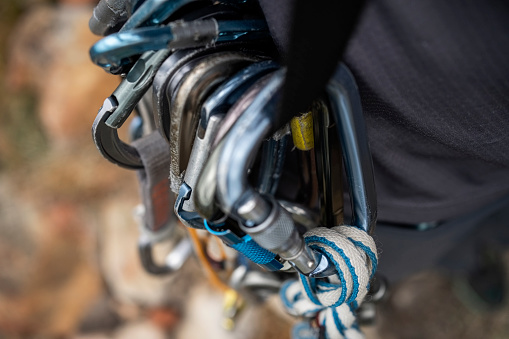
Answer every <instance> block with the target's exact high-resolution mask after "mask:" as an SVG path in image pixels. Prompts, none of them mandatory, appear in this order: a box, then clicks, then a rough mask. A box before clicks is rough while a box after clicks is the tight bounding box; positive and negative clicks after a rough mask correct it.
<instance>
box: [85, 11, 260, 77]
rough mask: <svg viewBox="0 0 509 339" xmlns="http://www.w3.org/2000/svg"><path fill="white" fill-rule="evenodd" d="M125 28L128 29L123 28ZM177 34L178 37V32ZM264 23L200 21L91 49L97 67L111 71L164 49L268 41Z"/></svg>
mask: <svg viewBox="0 0 509 339" xmlns="http://www.w3.org/2000/svg"><path fill="white" fill-rule="evenodd" d="M124 27H125V26H124ZM176 30H178V34H177V33H176V32H175V31H176ZM268 37H269V31H268V28H267V25H266V23H265V22H264V21H263V20H232V21H219V22H218V21H216V20H215V19H207V20H197V21H192V22H187V23H178V24H170V25H168V26H164V27H143V28H137V29H133V30H129V31H121V32H119V33H115V34H111V35H109V36H107V37H105V38H103V39H101V40H99V41H98V42H96V43H95V44H94V45H93V46H92V48H91V49H90V58H91V59H92V62H93V63H95V64H96V65H98V66H100V67H102V68H104V69H106V70H109V69H111V68H117V67H121V66H123V65H127V64H129V63H130V62H131V60H130V59H129V57H133V56H136V55H139V54H142V53H144V52H146V51H156V50H160V49H164V48H177V49H183V48H189V47H197V46H199V45H207V44H213V43H215V42H225V41H235V40H256V39H261V38H268Z"/></svg>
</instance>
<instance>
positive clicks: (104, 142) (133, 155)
mask: <svg viewBox="0 0 509 339" xmlns="http://www.w3.org/2000/svg"><path fill="white" fill-rule="evenodd" d="M168 53H169V51H167V50H162V51H158V52H147V53H145V54H144V55H142V56H141V57H140V60H138V61H137V62H136V64H135V65H134V67H133V68H132V69H131V71H130V72H129V74H128V75H127V77H126V78H125V79H124V80H122V82H121V83H120V85H119V86H118V87H117V89H116V90H115V91H114V92H113V94H112V95H111V96H110V97H109V98H107V99H106V100H105V101H104V104H103V106H102V107H101V109H100V110H99V113H98V114H97V117H96V119H95V121H94V124H93V126H92V136H93V139H94V142H95V145H96V147H97V149H98V150H99V152H101V154H102V155H103V156H104V157H105V158H106V159H108V160H109V161H111V162H113V163H114V164H117V165H119V166H121V167H125V168H129V169H138V168H141V167H142V165H141V160H140V158H139V155H138V153H137V152H136V151H135V150H134V149H133V148H132V147H131V146H129V145H127V144H125V143H124V142H122V141H121V140H120V139H119V137H118V133H117V130H116V129H117V128H120V127H121V126H122V124H123V123H124V122H125V120H126V119H127V118H128V117H129V115H130V114H131V112H132V111H133V109H134V107H135V106H136V104H137V103H138V102H139V101H140V100H141V98H142V97H143V96H144V94H145V93H146V92H147V90H148V88H149V87H150V85H151V83H152V79H153V77H154V76H155V72H156V70H157V68H158V67H159V65H160V64H161V63H162V62H163V60H164V59H165V58H166V57H167V55H168Z"/></svg>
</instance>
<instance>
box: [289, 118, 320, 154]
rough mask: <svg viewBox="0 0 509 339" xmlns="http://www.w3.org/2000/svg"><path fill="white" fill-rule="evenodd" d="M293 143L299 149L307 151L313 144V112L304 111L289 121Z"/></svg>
mask: <svg viewBox="0 0 509 339" xmlns="http://www.w3.org/2000/svg"><path fill="white" fill-rule="evenodd" d="M290 126H291V128H292V137H293V144H294V145H295V147H297V148H298V149H300V150H301V151H309V150H311V149H313V147H314V146H315V142H314V136H313V114H312V113H311V112H307V113H304V114H302V115H300V116H298V117H294V118H293V119H292V121H291V123H290Z"/></svg>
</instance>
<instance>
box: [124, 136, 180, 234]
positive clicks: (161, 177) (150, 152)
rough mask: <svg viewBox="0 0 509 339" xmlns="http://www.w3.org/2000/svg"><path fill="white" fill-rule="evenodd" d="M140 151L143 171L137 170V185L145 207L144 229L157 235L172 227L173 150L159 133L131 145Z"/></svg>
mask: <svg viewBox="0 0 509 339" xmlns="http://www.w3.org/2000/svg"><path fill="white" fill-rule="evenodd" d="M132 145H133V146H134V148H136V150H137V151H138V153H139V155H140V158H141V161H142V163H143V166H144V168H143V169H142V170H138V173H137V174H138V182H139V187H140V193H141V198H142V202H143V205H144V206H145V216H144V226H145V227H146V228H147V229H148V230H150V231H157V230H159V229H161V228H162V227H163V226H165V225H166V224H168V223H169V221H170V220H171V217H172V213H173V209H172V206H171V201H172V199H171V196H170V194H171V192H170V180H169V179H168V173H169V170H170V147H169V145H168V143H167V142H166V141H165V140H164V139H163V137H162V136H161V134H160V133H159V132H158V131H154V132H152V133H151V134H149V135H147V136H145V137H143V138H141V139H138V140H136V141H134V142H133V143H132Z"/></svg>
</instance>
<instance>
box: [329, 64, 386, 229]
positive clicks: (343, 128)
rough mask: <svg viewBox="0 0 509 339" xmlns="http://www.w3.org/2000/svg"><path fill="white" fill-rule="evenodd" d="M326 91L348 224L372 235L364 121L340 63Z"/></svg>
mask: <svg viewBox="0 0 509 339" xmlns="http://www.w3.org/2000/svg"><path fill="white" fill-rule="evenodd" d="M327 93H328V96H329V100H330V103H331V109H332V113H333V116H334V120H335V122H336V128H337V129H338V134H339V136H340V139H341V147H342V149H343V157H344V162H345V171H346V176H347V179H348V182H349V185H348V186H349V189H350V198H351V202H352V214H353V218H352V221H351V224H352V225H353V226H355V227H358V228H360V229H362V230H364V231H366V232H367V233H368V234H373V232H374V230H375V224H376V214H377V213H376V192H375V182H374V176H373V163H372V160H371V154H370V151H369V145H368V137H367V135H366V124H365V122H364V116H363V114H362V106H361V100H360V96H359V90H358V89H357V85H356V83H355V78H354V77H353V75H352V73H351V72H350V71H349V70H348V68H347V67H346V66H345V65H344V64H340V65H339V67H338V68H337V69H336V71H335V72H334V75H333V77H332V78H331V80H330V81H329V84H328V85H327Z"/></svg>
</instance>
